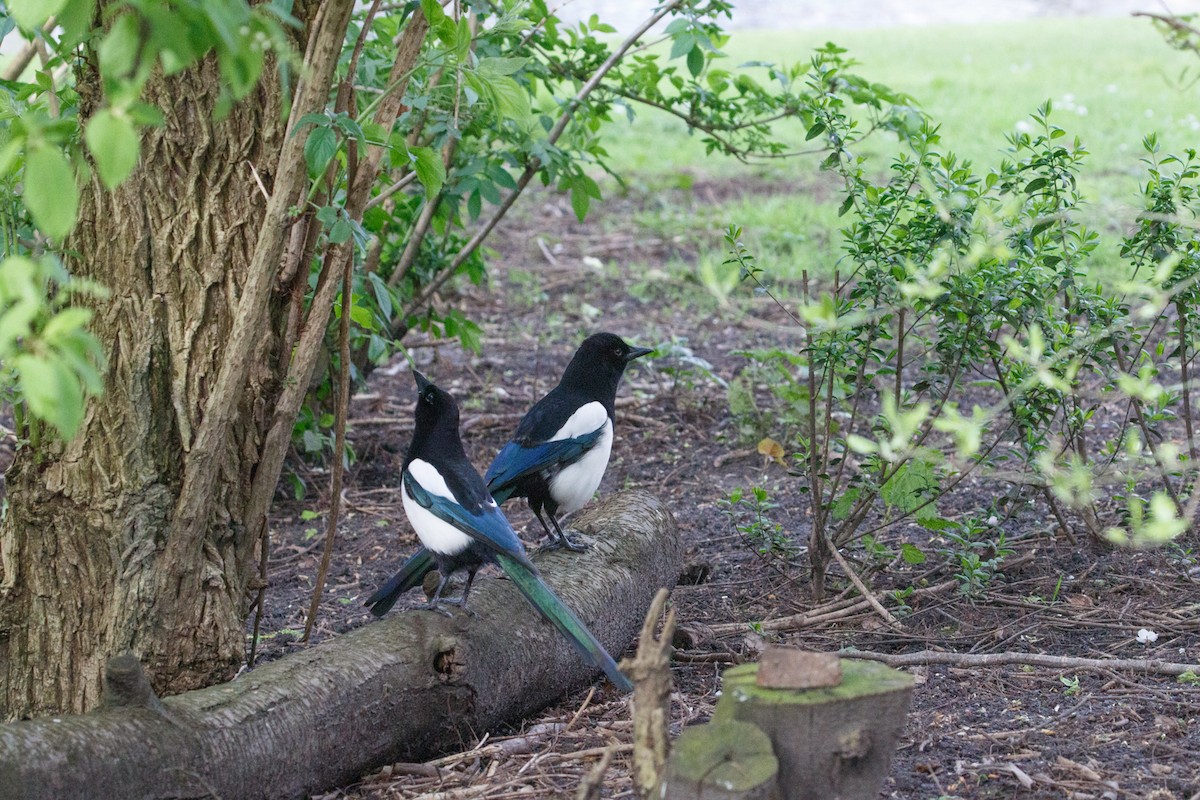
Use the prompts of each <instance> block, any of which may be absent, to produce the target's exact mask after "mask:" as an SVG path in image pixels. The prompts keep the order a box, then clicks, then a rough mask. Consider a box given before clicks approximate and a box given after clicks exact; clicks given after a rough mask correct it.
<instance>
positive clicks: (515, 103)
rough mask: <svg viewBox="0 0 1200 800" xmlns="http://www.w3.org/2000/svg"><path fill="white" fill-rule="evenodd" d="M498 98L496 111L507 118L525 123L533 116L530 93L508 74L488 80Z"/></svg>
mask: <svg viewBox="0 0 1200 800" xmlns="http://www.w3.org/2000/svg"><path fill="white" fill-rule="evenodd" d="M488 84H489V85H490V86H491V89H492V93H493V95H494V96H495V98H496V113H497V114H498V115H499V116H501V117H504V118H506V119H511V120H514V121H516V122H519V123H522V124H525V123H527V122H528V121H529V118H530V116H532V113H533V112H532V110H531V109H530V106H529V94H528V93H527V92H526V91H525V90H524V89H522V88H521V84H519V83H517V82H516V81H515V80H513V79H512V78H510V77H508V76H507V75H501V76H498V77H496V78H492V79H491V80H490V81H488Z"/></svg>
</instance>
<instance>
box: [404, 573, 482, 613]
mask: <svg viewBox="0 0 1200 800" xmlns="http://www.w3.org/2000/svg"><path fill="white" fill-rule="evenodd" d="M438 572H440V573H441V578H440V579H439V580H438V585H437V589H436V590H435V591H434V593H433V597H431V598H429V602H428V603H426V604H424V605H421V606H417V608H422V609H425V610H426V611H436V612H437V613H439V614H441V615H442V616H445V617H452V616H454V615H453V614H451V613H450V612H449V611H447V610H446V609H444V608H442V607H441V602H442V590H443V589H445V588H446V584H447V583H449V582H450V570H438ZM472 577H474V575H472ZM446 602H447V603H449V602H450V601H449V600H447V601H446ZM452 605H453V603H452Z"/></svg>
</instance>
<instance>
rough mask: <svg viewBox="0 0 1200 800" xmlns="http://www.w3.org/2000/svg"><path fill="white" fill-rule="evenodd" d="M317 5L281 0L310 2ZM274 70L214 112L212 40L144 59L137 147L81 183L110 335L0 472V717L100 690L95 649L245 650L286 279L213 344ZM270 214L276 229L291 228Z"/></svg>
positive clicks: (181, 677) (79, 267)
mask: <svg viewBox="0 0 1200 800" xmlns="http://www.w3.org/2000/svg"><path fill="white" fill-rule="evenodd" d="M317 5H318V4H314V3H297V4H296V5H295V7H294V10H293V13H294V14H296V15H297V16H298V17H299V18H300V19H301V21H302V22H305V21H307V17H308V16H311V15H312V14H313V11H314V9H315V8H316V7H317ZM98 13H99V12H98ZM301 36H302V37H305V36H308V30H307V29H306V30H305V31H304V32H303V33H302V34H301ZM338 41H339V43H340V39H339V40H338ZM298 47H299V48H300V49H301V50H303V49H304V43H303V42H302V41H301V42H299V43H298ZM85 63H86V64H87V66H85V67H84V68H83V69H82V72H81V74H80V76H79V80H78V87H79V91H80V96H81V103H80V109H81V116H83V117H87V116H88V115H89V114H90V113H92V112H93V111H95V110H96V108H97V105H98V103H99V97H100V90H99V81H100V78H99V76H98V74H97V72H96V69H95V63H96V61H95V58H94V57H93V58H90V59H87V60H86V62H85ZM277 77H278V76H277V74H276V71H275V70H274V69H273V68H272V67H270V66H269V67H268V68H267V69H266V70H265V71H264V74H263V79H262V81H261V83H260V85H259V86H258V87H257V89H256V90H255V91H254V92H253V93H252V94H251V95H250V96H249V97H247V98H246V99H245V100H243V101H242V102H240V103H238V104H237V105H236V106H235V107H234V108H233V110H232V111H231V112H230V113H229V115H228V116H227V117H225V118H224V119H221V120H215V119H214V118H213V115H212V109H213V106H214V104H215V102H216V100H217V97H218V94H219V89H220V82H219V74H218V70H217V66H216V64H215V62H214V61H213V60H212V59H208V60H206V61H204V62H202V63H201V64H200V65H199V66H198V67H196V68H195V69H192V70H188V71H187V72H185V73H182V74H180V75H176V76H173V77H170V78H163V77H161V76H158V77H156V78H154V79H152V80H151V82H150V83H149V85H148V87H147V89H146V94H145V97H144V99H145V100H146V101H147V102H149V103H152V104H154V105H155V106H157V107H158V108H159V109H160V110H161V111H162V112H163V115H164V117H165V123H164V124H163V125H162V126H161V127H158V128H150V129H148V130H147V131H146V132H145V134H144V137H143V144H142V160H141V165H140V166H139V168H138V169H137V170H136V171H135V173H134V174H133V175H132V176H131V177H130V178H129V180H127V181H126V182H125V183H124V184H122V185H121V186H120V187H119V188H118V189H117V190H115V191H107V190H105V189H104V188H103V187H102V185H101V184H100V182H99V180H98V179H97V178H96V176H95V175H93V176H91V179H90V180H89V181H88V182H87V183H85V184H84V185H83V187H82V190H81V195H82V197H81V202H80V211H79V224H78V226H77V228H76V230H75V232H74V234H73V236H72V239H71V241H70V242H69V247H68V249H67V255H68V262H69V266H70V268H71V270H72V272H73V273H74V274H76V275H79V276H82V277H85V278H90V279H92V280H95V281H97V282H98V283H100V284H102V285H104V286H106V287H108V288H109V290H110V292H111V296H110V297H109V298H108V299H107V300H105V301H100V302H98V303H96V316H95V320H94V322H93V323H92V330H93V332H94V333H95V334H96V336H97V337H98V338H99V339H100V340H101V341H103V342H106V343H107V344H108V345H109V348H110V349H109V353H108V369H107V373H106V375H105V391H104V395H103V396H102V397H100V398H98V399H96V400H94V401H93V402H91V403H90V404H89V407H88V409H87V412H86V416H85V419H84V423H83V425H82V427H81V429H80V431H79V433H78V435H76V437H75V438H74V439H73V440H72V441H71V442H69V443H67V444H65V445H61V444H51V445H48V446H43V447H26V448H23V449H22V450H21V451H20V452H19V453H18V455H17V458H16V460H15V462H14V464H13V467H12V468H11V470H10V471H9V473H8V501H9V512H8V515H7V517H6V518H5V520H4V522H3V526H2V527H0V717H4V718H10V719H11V718H15V717H21V716H30V715H38V714H45V713H56V712H62V711H74V712H80V711H83V710H86V709H89V708H91V707H93V706H95V705H96V703H97V702H98V700H99V694H100V683H101V671H102V668H103V665H104V664H105V662H106V661H107V660H108V659H109V658H110V657H112V656H114V655H116V654H119V653H124V652H133V653H135V654H137V655H138V656H139V658H140V659H141V660H142V661H143V662H144V663H145V664H146V666H147V667H148V669H149V672H150V676H151V679H152V681H153V683H154V686H155V688H156V689H157V690H159V691H160V692H177V691H182V690H186V689H189V688H193V687H196V686H202V685H207V684H210V683H213V682H214V681H217V680H223V679H227V678H228V677H229V676H231V675H232V674H233V673H234V672H235V671H236V670H237V668H238V667H239V665H240V664H241V662H242V660H243V657H244V649H245V636H244V631H243V621H244V618H245V606H246V599H245V597H246V587H247V583H248V580H249V578H250V576H251V573H252V570H251V563H252V561H253V551H254V547H255V542H256V536H255V533H256V531H252V530H247V524H246V519H245V510H246V503H247V495H248V487H249V486H250V485H251V482H252V480H253V478H254V475H255V470H256V467H257V465H258V461H259V451H260V445H261V439H262V436H263V432H264V430H265V427H266V425H267V424H268V423H269V422H270V413H271V411H272V409H273V408H274V405H273V399H274V397H275V396H276V395H277V393H278V391H279V389H280V386H281V379H280V377H281V374H282V369H284V368H285V367H286V361H287V359H280V357H279V353H278V352H277V351H278V349H279V344H280V339H279V337H278V335H277V333H276V331H277V329H278V326H277V325H276V320H277V319H278V317H279V316H280V314H281V313H282V310H283V303H284V302H285V301H286V291H285V290H286V287H278V288H279V289H280V291H278V292H276V293H275V295H274V296H273V297H272V299H271V301H270V303H269V309H268V312H267V313H264V314H261V315H260V316H259V321H258V328H257V330H256V331H255V332H254V335H253V337H252V341H253V342H254V345H253V347H252V348H251V349H250V350H248V351H246V352H236V353H235V352H230V348H229V347H227V344H228V343H229V341H230V332H231V329H232V326H233V319H234V315H235V310H236V309H237V307H238V301H239V299H240V297H241V294H242V290H243V288H244V286H245V285H246V281H247V277H248V276H247V270H248V267H249V264H250V261H251V258H252V256H253V254H254V253H255V248H256V246H257V245H258V244H259V237H260V222H261V220H262V219H263V217H264V209H265V208H266V205H267V201H266V199H265V198H264V197H263V195H262V191H261V190H260V188H259V184H258V181H257V180H256V173H257V177H258V178H259V179H261V181H262V183H263V185H264V186H265V187H266V189H267V191H272V190H273V188H275V187H273V183H274V177H275V173H276V169H277V166H278V165H279V159H280V151H281V147H282V146H283V144H284V141H285V135H284V134H285V129H286V125H287V119H286V115H285V112H284V105H283V102H282V94H281V91H280V86H279V82H278V80H277ZM315 80H317V78H316V77H314V81H315ZM325 86H328V83H326V84H325ZM323 101H324V99H323V97H322V102H323ZM287 188H289V189H290V188H291V187H287ZM289 194H290V191H289ZM269 233H270V235H271V236H278V238H279V244H280V246H281V245H282V242H283V237H284V235H285V233H286V231H285V230H284V229H283V228H280V229H279V230H278V231H270V232H269ZM297 279H298V280H301V281H303V280H306V279H307V274H306V273H305V272H304V271H302V274H300V275H299V276H298V278H297ZM230 359H245V360H246V363H247V364H248V365H249V369H248V374H247V378H246V380H245V381H244V384H243V385H244V389H243V390H242V391H241V393H240V395H238V396H237V397H236V398H235V408H236V413H234V414H233V415H232V416H233V420H234V421H233V422H232V424H231V425H229V428H228V430H227V431H225V432H223V435H222V436H221V437H220V439H219V441H220V442H221V443H222V444H221V446H220V447H219V449H218V450H217V452H216V453H215V455H214V457H213V459H212V460H213V462H215V463H214V464H213V466H215V470H214V472H215V476H216V477H215V479H213V480H211V481H208V482H206V484H205V485H203V486H201V487H198V489H197V490H198V491H200V492H203V497H202V499H201V500H200V502H199V503H198V505H199V506H200V507H202V508H203V509H204V512H203V513H204V515H205V517H204V518H203V519H198V520H190V521H189V522H190V523H192V524H198V525H200V526H201V529H202V530H203V540H202V542H201V546H199V547H195V548H192V549H190V550H189V551H188V553H187V558H186V559H181V558H180V557H179V552H180V548H178V547H177V546H172V541H173V539H174V538H177V536H176V534H177V528H178V527H179V520H178V519H176V516H177V513H176V512H177V506H178V504H179V503H180V501H181V491H182V487H183V486H184V485H185V478H186V477H187V475H186V469H185V466H186V465H187V464H188V453H189V451H190V450H191V449H192V447H193V445H194V444H195V443H196V441H197V438H196V437H197V433H198V431H199V430H200V427H201V425H202V423H203V419H204V412H205V409H206V407H207V404H208V403H209V402H210V394H211V392H212V389H213V386H214V385H215V384H216V377H217V374H218V372H219V370H220V369H221V368H222V364H223V363H224V362H226V361H228V360H230ZM281 360H282V361H283V362H285V363H284V364H282V365H281V364H280V361H281ZM168 554H170V555H169V557H168ZM164 575H173V576H191V578H192V579H188V580H185V579H182V578H180V579H177V580H174V581H165V580H164ZM164 587H166V588H165V589H164Z"/></svg>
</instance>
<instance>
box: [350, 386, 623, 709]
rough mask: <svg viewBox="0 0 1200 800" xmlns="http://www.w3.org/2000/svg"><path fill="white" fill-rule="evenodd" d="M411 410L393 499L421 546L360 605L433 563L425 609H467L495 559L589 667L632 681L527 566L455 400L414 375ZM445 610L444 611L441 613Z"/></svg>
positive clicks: (404, 584)
mask: <svg viewBox="0 0 1200 800" xmlns="http://www.w3.org/2000/svg"><path fill="white" fill-rule="evenodd" d="M413 376H414V377H415V378H416V381H417V392H418V396H417V407H416V413H415V417H416V420H415V425H414V430H413V438H412V443H411V444H410V445H409V448H408V453H407V454H406V456H405V459H404V465H403V467H402V469H401V476H402V477H401V490H400V496H401V499H402V502H403V505H404V513H405V514H406V515H407V516H408V521H409V522H410V523H411V524H412V527H413V530H414V531H416V534H417V538H419V539H420V540H421V544H422V545H423V546H424V549H423V550H422V551H420V552H418V553H417V555H415V556H413V557H412V558H410V559H409V560H408V561H407V562H406V563H405V565H404V566H403V567H402V568H401V570H400V572H399V573H397V574H396V576H394V577H393V578H392V579H391V580H389V581H388V582H387V583H386V584H385V585H384V586H382V587H381V588H380V589H379V591H377V592H375V594H373V595H372V596H371V597H370V598H368V600H367V602H366V605H368V606H370V607H371V611H372V612H373V613H374V614H375V615H376V616H382V615H383V614H384V613H386V612H387V610H388V609H389V608H391V607H392V606H393V605H394V604H395V602H396V599H397V598H398V597H399V596H400V594H402V593H403V592H404V591H406V590H407V589H408V588H410V587H411V586H413V585H415V583H413V582H412V580H413V578H414V576H416V575H417V573H418V572H419V573H420V575H419V576H418V577H416V580H417V581H419V580H420V578H421V577H423V576H424V575H425V573H427V572H429V570H430V568H432V567H433V566H436V567H437V569H438V572H439V573H440V577H441V579H440V581H439V582H438V586H437V589H436V591H435V592H434V593H433V597H432V598H431V599H430V601H429V603H428V604H427V606H426V607H427V608H430V609H435V610H436V609H438V605H439V603H443V602H444V603H451V604H454V605H460V606H462V607H463V608H464V609H465V608H466V603H467V595H468V594H470V591H471V584H472V582H473V581H474V580H475V573H476V572H477V571H478V570H479V568H480V567H481V566H483V565H484V564H486V563H491V562H495V563H497V564H499V565H500V568H501V569H503V570H504V572H505V574H506V575H508V577H509V578H510V579H511V580H512V582H513V583H514V584H515V585H516V587H517V588H518V589H519V590H520V591H521V593H522V594H524V595H525V597H526V599H527V600H528V601H529V603H530V604H531V605H532V606H533V607H534V608H535V609H537V611H538V612H539V613H540V614H541V615H542V616H543V617H544V618H545V619H546V620H548V621H549V622H550V623H551V624H553V625H554V626H555V627H556V628H557V629H558V630H559V632H560V633H562V635H563V636H564V637H566V638H567V640H568V641H570V642H571V644H572V645H573V646H574V647H575V649H576V650H577V651H579V653H580V654H581V655H582V656H583V658H584V660H586V661H587V662H588V663H589V664H591V665H592V666H594V667H596V668H597V669H601V670H603V671H604V672H605V673H606V674H607V675H608V677H609V679H610V680H612V682H613V683H614V684H615V685H617V686H618V687H619V688H621V689H623V690H625V691H630V690H632V688H633V687H632V684H630V682H629V680H628V679H627V678H626V677H625V676H624V675H623V674H621V671H620V670H618V669H617V665H616V663H615V662H614V661H613V659H612V656H610V655H609V654H608V652H607V651H606V650H605V649H604V646H603V645H601V644H600V643H599V642H598V641H597V640H596V637H595V636H593V635H592V633H591V632H590V631H589V630H588V629H587V627H586V626H585V625H584V624H583V622H582V621H581V620H580V619H579V618H578V617H577V616H575V614H574V613H573V612H572V611H571V610H570V609H569V608H567V606H566V605H564V604H563V602H562V601H561V600H559V599H558V597H557V596H556V595H555V594H554V592H553V591H552V590H551V589H550V587H549V586H547V585H546V584H545V583H544V582H543V581H542V579H541V577H540V576H539V575H538V572H537V569H535V568H534V566H533V564H532V563H530V561H529V557H528V556H527V555H526V554H525V548H524V546H522V544H521V541H520V539H518V538H517V534H516V533H515V532H514V531H513V529H512V526H511V525H509V523H508V520H507V519H506V518H505V517H504V514H503V513H501V511H500V508H499V506H498V505H497V504H496V501H495V500H494V499H493V498H492V496H491V495H490V494H489V493H488V490H487V487H486V486H485V485H484V482H483V479H482V478H480V477H479V473H478V472H477V471H476V470H475V468H474V467H473V466H472V465H471V462H470V461H468V460H467V456H466V453H465V452H464V451H463V446H462V440H461V439H460V438H459V433H458V404H457V403H455V402H454V398H453V397H451V396H450V395H449V394H448V393H446V392H445V391H443V390H441V389H439V388H438V387H437V386H435V385H434V384H432V383H430V382H429V381H428V380H426V379H425V377H424V376H423V375H421V374H420V373H419V372H413ZM461 570H466V572H467V583H466V586H465V587H464V588H463V592H462V596H461V597H460V598H459V599H458V600H455V601H451V600H445V599H443V598H442V592H443V591H444V590H445V588H446V583H447V581H448V580H449V579H450V576H451V575H452V574H453V573H455V572H458V571H461ZM443 613H445V612H443Z"/></svg>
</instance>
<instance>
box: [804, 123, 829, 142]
mask: <svg viewBox="0 0 1200 800" xmlns="http://www.w3.org/2000/svg"><path fill="white" fill-rule="evenodd" d="M824 132H825V123H824V122H817V123H814V124H813V126H812V127H811V128H809V129H808V133H806V134H804V141H806V142H807V141H811V140H813V139H815V138H817V137H818V136H820V135H821V134H822V133H824Z"/></svg>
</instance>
